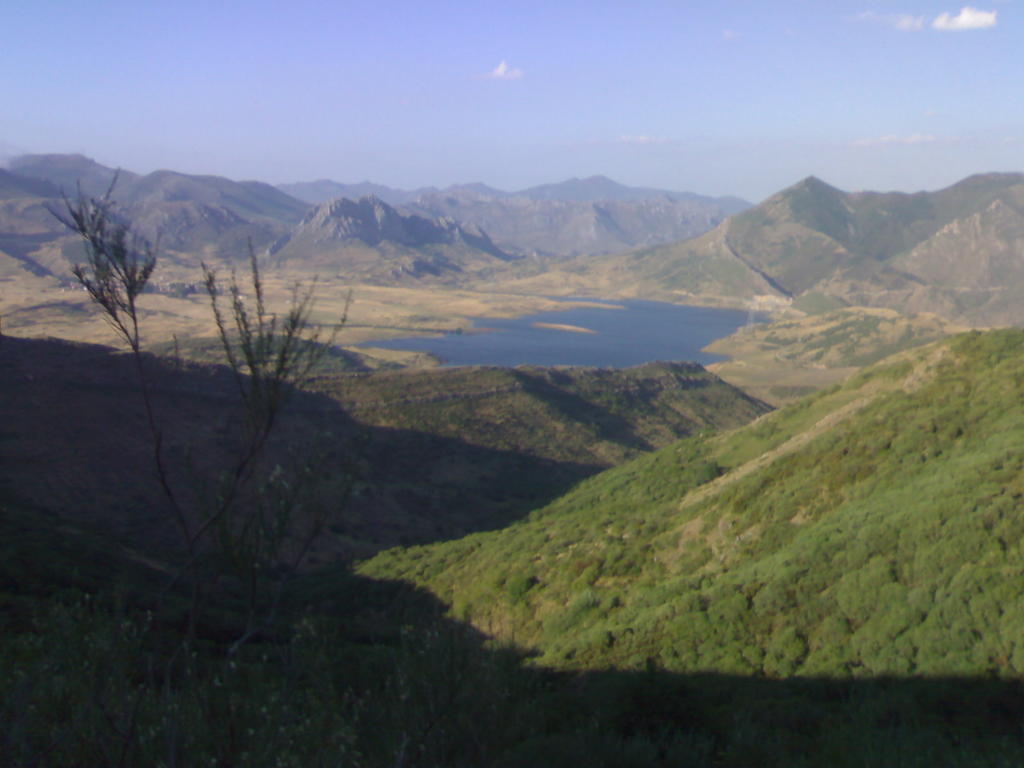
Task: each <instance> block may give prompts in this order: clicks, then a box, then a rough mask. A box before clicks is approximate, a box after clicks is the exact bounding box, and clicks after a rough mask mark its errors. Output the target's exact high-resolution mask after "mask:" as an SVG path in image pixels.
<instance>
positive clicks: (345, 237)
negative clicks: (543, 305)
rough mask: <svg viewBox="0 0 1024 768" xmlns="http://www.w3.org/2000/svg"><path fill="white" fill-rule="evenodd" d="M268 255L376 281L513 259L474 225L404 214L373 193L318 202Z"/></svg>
mask: <svg viewBox="0 0 1024 768" xmlns="http://www.w3.org/2000/svg"><path fill="white" fill-rule="evenodd" d="M270 254H271V256H273V257H275V258H276V260H277V261H278V262H279V263H285V262H288V263H289V264H290V265H291V266H295V267H301V266H303V265H311V266H317V267H319V266H324V265H326V266H331V267H334V268H337V269H339V270H342V271H344V272H345V273H346V274H349V275H356V276H359V277H361V278H363V279H369V280H375V281H379V280H386V279H399V278H406V277H412V278H422V277H446V276H452V275H454V274H456V273H464V272H476V271H480V270H481V269H485V268H488V267H490V268H493V267H495V266H497V265H499V264H501V263H503V262H506V261H509V260H511V259H512V258H513V257H512V256H511V255H509V254H507V253H505V252H504V251H502V250H501V249H500V248H498V247H497V246H496V245H495V244H494V243H493V242H492V241H491V239H490V237H489V236H488V235H487V233H486V232H484V231H483V230H481V229H480V228H478V227H473V226H462V225H460V224H457V223H456V222H455V221H454V220H453V219H451V218H447V217H440V218H434V219H431V218H426V217H423V216H419V215H416V214H409V213H403V212H401V211H399V210H397V209H395V208H392V207H391V206H390V205H388V204H387V203H385V202H384V201H383V200H381V199H380V198H378V197H375V196H368V197H363V198H360V199H359V200H347V199H338V200H331V201H329V202H326V203H323V204H322V205H320V206H317V207H316V208H315V209H313V210H312V211H310V212H309V213H308V214H307V215H306V217H305V218H304V219H303V220H302V221H301V222H300V223H299V224H298V226H296V227H295V228H294V229H293V230H292V231H291V233H289V234H288V235H287V236H286V237H283V238H281V239H280V240H279V241H278V242H276V243H275V244H274V245H273V246H271V248H270Z"/></svg>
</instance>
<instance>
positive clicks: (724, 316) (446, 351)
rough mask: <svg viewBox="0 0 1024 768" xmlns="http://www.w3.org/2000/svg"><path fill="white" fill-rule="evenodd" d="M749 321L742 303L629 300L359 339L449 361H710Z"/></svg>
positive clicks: (609, 363)
mask: <svg viewBox="0 0 1024 768" xmlns="http://www.w3.org/2000/svg"><path fill="white" fill-rule="evenodd" d="M586 301H588V302H589V301H592V300H590V299H587V300H586ZM761 319H762V318H760V317H759V318H757V320H761ZM748 320H749V316H748V313H747V312H745V311H743V310H733V309H712V308H709V307H684V306H679V305H677V304H666V303H664V302H658V301H639V300H628V301H615V302H607V303H604V306H600V307H595V306H580V307H577V308H573V309H568V310H564V311H559V312H541V313H539V314H535V315H527V316H524V317H516V318H512V319H507V318H506V319H503V318H486V317H485V318H474V327H473V329H472V330H471V331H468V332H465V333H449V334H446V335H444V336H432V337H427V336H419V337H412V338H402V339H390V340H388V341H369V342H366V343H365V344H363V345H361V346H367V347H384V348H387V349H406V350H414V351H418V352H426V353H429V354H431V355H434V356H435V357H437V358H439V359H440V360H441V361H442V362H443V364H444V365H450V366H455V365H500V366H514V365H587V366H599V367H606V368H627V367H629V366H632V365H640V364H642V363H646V362H650V361H652V360H666V361H680V360H690V361H694V362H698V363H701V364H703V365H707V364H708V363H713V362H716V361H717V360H722V359H724V358H722V357H721V356H719V355H709V354H707V353H706V352H701V349H702V348H703V347H704V346H706V345H707V344H710V343H711V342H712V341H714V340H715V339H720V338H722V337H724V336H729V335H730V334H732V333H733V332H735V331H736V330H737V329H739V328H741V327H742V326H744V325H746V324H747V322H748Z"/></svg>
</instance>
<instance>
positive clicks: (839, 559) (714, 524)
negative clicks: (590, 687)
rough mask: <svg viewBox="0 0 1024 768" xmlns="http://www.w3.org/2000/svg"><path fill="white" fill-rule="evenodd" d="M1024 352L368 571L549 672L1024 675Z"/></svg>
mask: <svg viewBox="0 0 1024 768" xmlns="http://www.w3.org/2000/svg"><path fill="white" fill-rule="evenodd" d="M1022 352H1024V334H1022V333H1021V332H1016V331H1007V332H993V333H989V334H970V335H967V336H958V337H954V338H953V339H952V340H950V341H948V342H943V343H940V345H939V346H937V347H936V346H933V347H930V348H924V349H922V350H917V351H913V352H911V353H907V356H906V357H905V358H904V359H903V360H902V361H896V362H887V363H885V364H881V365H878V366H875V367H874V368H872V369H868V370H867V371H865V372H864V373H863V374H862V375H860V376H857V377H854V378H853V379H851V380H850V381H849V382H848V383H847V384H846V385H844V386H842V387H838V388H834V389H833V390H831V391H826V392H824V393H822V394H820V395H818V396H816V397H812V398H810V399H808V400H804V401H801V402H800V403H798V404H796V405H794V406H791V407H789V408H786V409H783V410H781V411H779V412H777V413H774V414H771V415H769V416H766V417H763V418H762V419H761V420H759V421H758V422H756V423H755V424H753V425H751V426H748V427H744V428H740V429H738V430H736V431H734V432H732V433H728V434H726V435H723V436H721V437H714V438H701V437H693V438H689V439H687V440H684V441H682V442H680V443H677V444H676V445H673V446H669V447H667V448H664V449H662V450H661V451H659V452H656V453H655V454H652V455H650V456H646V457H643V458H641V459H638V460H636V461H635V462H632V463H630V464H626V465H623V466H621V467H617V468H615V469H613V470H610V471H608V472H606V473H603V474H601V475H598V476H596V477H594V478H591V479H590V480H588V481H587V482H585V483H583V484H581V485H580V486H579V487H578V488H576V489H575V490H574V491H573V492H572V493H571V494H569V495H567V496H566V497H563V498H562V499H559V500H558V501H556V502H554V503H553V504H551V505H549V506H548V507H547V508H545V509H544V510H540V511H538V512H536V513H534V515H532V516H531V517H530V518H529V519H528V520H526V521H524V522H522V523H519V524H517V525H515V526H513V527H511V528H509V529H507V530H504V531H501V532H495V533H488V534H478V535H475V536H473V537H469V538H466V539H463V540H460V541H456V542H450V543H445V544H438V545H432V546H430V547H423V548H416V549H412V550H408V551H402V550H395V551H391V552H387V553H382V554H381V555H379V556H377V557H376V558H375V559H374V560H372V561H370V562H368V563H366V564H364V565H363V566H362V568H361V572H362V573H365V574H368V575H374V576H377V577H385V576H386V577H389V578H403V579H408V580H410V581H412V582H413V583H416V584H419V585H422V586H425V587H428V588H430V589H431V590H432V591H433V592H434V593H435V594H437V595H438V596H439V597H440V598H441V599H443V600H444V601H445V602H447V603H449V604H451V606H452V615H454V616H458V617H462V618H466V619H469V620H471V621H472V622H473V623H474V624H475V625H476V626H478V627H481V628H483V629H485V630H488V631H493V632H494V633H495V634H497V635H498V636H499V637H506V638H510V639H514V640H515V641H516V642H517V643H522V644H525V645H527V646H529V647H532V648H534V649H535V650H536V653H537V654H538V661H539V662H540V663H543V664H546V665H552V666H556V667H571V668H587V669H591V668H604V667H607V666H612V667H616V668H626V669H631V668H632V669H635V668H643V666H644V664H646V663H647V662H648V660H653V661H654V662H655V663H656V664H658V665H660V666H663V667H664V668H666V669H669V670H672V671H676V672H680V673H692V672H717V673H727V674H755V675H768V676H771V677H788V676H791V675H794V674H799V675H828V676H838V677H847V676H854V677H861V676H878V675H901V674H929V675H941V674H964V675H983V676H984V675H994V676H1013V675H1017V674H1019V673H1020V672H1021V671H1022V670H1024V655H1021V654H1022V653H1024V649H1022V648H1021V647H1020V646H1019V643H1018V641H1017V639H1016V638H1017V634H1016V632H1017V627H1018V625H1019V624H1020V622H1022V621H1024V615H1021V614H1020V612H1019V611H1018V610H1017V609H1016V607H1014V606H1016V605H1017V604H1019V603H1020V600H1019V599H1018V598H1019V595H1020V594H1021V593H1022V592H1024V570H1022V568H1021V566H1020V564H1019V560H1020V558H1019V554H1020V551H1021V548H1022V546H1024V539H1022V536H1024V526H1021V525H1020V523H1019V521H1018V519H1017V516H1016V515H1015V514H1014V513H1013V511H1012V510H1014V509H1015V508H1016V505H1017V499H1018V498H1019V497H1020V496H1021V495H1022V494H1024V485H1022V483H1024V479H1022V478H1024V465H1021V463H1020V462H1019V460H1018V459H1017V457H1016V453H1017V452H1016V451H1015V448H1014V446H1016V445H1019V443H1020V441H1021V439H1022V438H1024V417H1022V416H1020V415H1019V409H1018V407H1017V403H1018V402H1019V401H1020V398H1021V395H1022V394H1024V393H1022V392H1021V391H1020V388H1021V386H1022V384H1021V382H1022V381H1024V367H1022V366H1024V362H1022V361H1024V355H1022ZM524 578H525V579H526V581H525V582H524V581H523V579H524ZM524 583H525V584H529V585H530V586H529V588H527V589H524V588H523V586H522V585H523V584H524ZM509 584H512V585H514V588H510V587H509V586H508V585H509Z"/></svg>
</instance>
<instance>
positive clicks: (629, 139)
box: [615, 136, 670, 145]
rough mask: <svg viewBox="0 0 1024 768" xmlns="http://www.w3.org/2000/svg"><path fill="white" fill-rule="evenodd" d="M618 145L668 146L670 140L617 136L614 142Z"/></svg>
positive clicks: (657, 137)
mask: <svg viewBox="0 0 1024 768" xmlns="http://www.w3.org/2000/svg"><path fill="white" fill-rule="evenodd" d="M615 141H616V142H617V143H619V144H641V145H642V144H668V143H669V141H670V139H666V138H663V137H661V136H619V138H617V139H616V140H615Z"/></svg>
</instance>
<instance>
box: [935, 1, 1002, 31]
mask: <svg viewBox="0 0 1024 768" xmlns="http://www.w3.org/2000/svg"><path fill="white" fill-rule="evenodd" d="M995 25H996V11H980V10H978V9H977V8H973V7H971V6H969V5H967V6H964V7H963V8H962V9H961V10H960V13H958V14H957V15H956V16H952V15H950V14H948V13H943V14H940V15H939V16H938V18H936V19H935V21H933V22H932V27H933V28H934V29H941V30H943V31H944V32H957V31H960V30H965V29H987V28H989V27H994V26H995Z"/></svg>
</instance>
